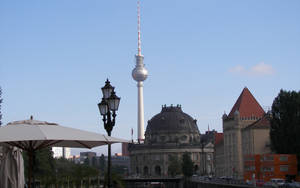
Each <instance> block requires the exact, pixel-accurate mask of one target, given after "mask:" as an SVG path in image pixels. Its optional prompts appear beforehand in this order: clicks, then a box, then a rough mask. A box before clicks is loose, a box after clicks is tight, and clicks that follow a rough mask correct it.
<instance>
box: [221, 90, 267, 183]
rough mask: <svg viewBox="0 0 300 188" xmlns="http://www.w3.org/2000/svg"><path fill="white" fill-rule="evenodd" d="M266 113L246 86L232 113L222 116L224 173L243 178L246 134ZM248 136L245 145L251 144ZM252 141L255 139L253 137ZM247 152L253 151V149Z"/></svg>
mask: <svg viewBox="0 0 300 188" xmlns="http://www.w3.org/2000/svg"><path fill="white" fill-rule="evenodd" d="M264 115H265V112H264V110H263V108H262V107H261V106H260V104H259V103H258V102H257V101H256V99H255V98H254V97H253V95H252V94H251V92H250V91H249V90H248V88H246V87H245V88H244V89H243V91H242V93H241V94H240V96H239V98H238V99H237V101H236V103H235V104H234V106H233V107H232V109H231V111H230V113H229V114H228V115H227V114H226V113H224V115H223V117H222V119H223V134H224V164H225V165H224V175H226V176H230V177H234V178H239V179H242V178H243V172H244V169H243V168H244V167H243V166H244V164H243V155H244V153H246V152H245V151H243V148H244V147H243V139H244V136H245V138H246V135H250V134H251V133H253V132H251V131H250V133H249V132H248V131H249V130H252V129H251V128H250V129H249V130H248V129H247V127H248V126H249V125H251V124H253V123H255V122H257V121H258V120H260V119H261V118H263V117H264ZM245 129H246V130H245ZM243 130H245V131H243ZM265 132H267V131H265ZM243 133H244V135H243ZM256 134H258V132H256ZM248 138H249V139H247V140H246V141H244V146H245V145H246V144H247V143H248V144H249V140H251V139H250V137H248ZM252 141H254V140H253V139H252ZM249 147H250V145H249ZM249 147H246V148H249ZM253 151H254V150H253ZM247 152H252V150H249V151H247Z"/></svg>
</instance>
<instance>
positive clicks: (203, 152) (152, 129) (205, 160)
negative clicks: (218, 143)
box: [128, 105, 214, 177]
mask: <svg viewBox="0 0 300 188" xmlns="http://www.w3.org/2000/svg"><path fill="white" fill-rule="evenodd" d="M203 138H204V137H203ZM212 140H213V139H212ZM128 150H129V153H130V167H131V174H133V175H139V176H152V177H155V176H156V177H157V176H168V175H170V174H168V167H169V165H170V164H171V162H170V161H169V159H170V158H171V156H173V157H177V158H178V160H179V161H180V159H181V158H182V155H183V154H184V153H185V152H188V153H189V154H190V156H191V159H192V161H193V162H194V173H195V174H213V171H214V170H213V166H214V165H213V152H214V147H213V144H212V142H209V140H207V139H206V140H204V139H202V137H201V134H200V132H199V130H198V126H197V120H195V119H194V118H192V117H191V116H190V115H188V114H186V113H184V112H183V111H182V109H181V106H180V105H177V106H172V105H171V106H168V107H167V106H166V105H164V106H162V110H161V112H160V113H159V114H157V115H155V116H154V117H153V118H152V119H151V120H149V121H148V125H147V128H146V132H145V140H144V142H143V143H131V144H129V147H128ZM180 164H181V161H180Z"/></svg>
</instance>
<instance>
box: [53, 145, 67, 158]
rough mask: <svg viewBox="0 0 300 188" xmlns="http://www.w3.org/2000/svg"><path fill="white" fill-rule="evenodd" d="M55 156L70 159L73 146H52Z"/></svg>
mask: <svg viewBox="0 0 300 188" xmlns="http://www.w3.org/2000/svg"><path fill="white" fill-rule="evenodd" d="M52 152H53V157H54V158H61V157H63V158H65V159H69V158H70V157H71V148H66V147H52Z"/></svg>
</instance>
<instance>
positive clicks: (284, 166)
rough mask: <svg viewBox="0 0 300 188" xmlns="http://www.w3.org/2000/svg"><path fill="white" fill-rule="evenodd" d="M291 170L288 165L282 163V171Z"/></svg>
mask: <svg viewBox="0 0 300 188" xmlns="http://www.w3.org/2000/svg"><path fill="white" fill-rule="evenodd" d="M287 171H289V166H288V165H280V172H287Z"/></svg>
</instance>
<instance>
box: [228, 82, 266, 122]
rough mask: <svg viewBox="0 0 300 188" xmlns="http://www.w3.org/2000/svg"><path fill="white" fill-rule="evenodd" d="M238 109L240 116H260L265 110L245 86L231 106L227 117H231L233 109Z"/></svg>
mask: <svg viewBox="0 0 300 188" xmlns="http://www.w3.org/2000/svg"><path fill="white" fill-rule="evenodd" d="M237 110H238V111H239V113H240V117H253V116H254V117H258V118H259V117H262V116H263V115H264V114H265V111H264V110H263V108H262V107H261V106H260V104H259V103H258V102H257V101H256V99H255V98H254V97H253V95H252V94H251V92H250V91H249V89H248V88H247V87H245V88H244V89H243V91H242V93H241V95H240V96H239V98H238V99H237V101H236V102H235V104H234V106H233V107H232V109H231V111H230V113H229V115H228V117H233V116H234V112H235V111H237Z"/></svg>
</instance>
